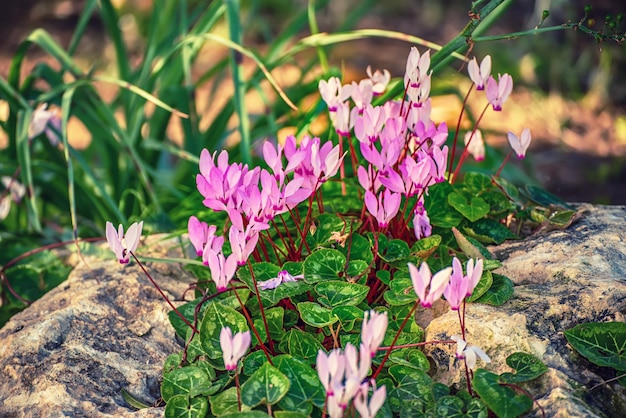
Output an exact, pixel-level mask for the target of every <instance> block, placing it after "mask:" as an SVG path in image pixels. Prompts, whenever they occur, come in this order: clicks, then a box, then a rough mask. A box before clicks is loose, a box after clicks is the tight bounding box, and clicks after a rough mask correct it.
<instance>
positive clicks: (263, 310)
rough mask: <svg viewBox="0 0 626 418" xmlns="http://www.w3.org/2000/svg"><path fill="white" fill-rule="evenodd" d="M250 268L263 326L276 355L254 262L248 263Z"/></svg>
mask: <svg viewBox="0 0 626 418" xmlns="http://www.w3.org/2000/svg"><path fill="white" fill-rule="evenodd" d="M248 269H249V270H250V276H252V283H253V284H254V293H255V294H256V300H257V302H258V303H259V309H260V310H261V318H263V326H264V327H265V335H267V342H268V343H269V346H270V351H271V352H272V355H273V356H275V355H276V352H275V351H274V341H273V340H272V337H271V336H270V327H269V326H268V325H267V317H266V316H265V309H264V308H263V303H262V302H261V295H259V287H258V286H257V282H256V277H254V269H253V268H252V263H248ZM257 338H258V337H257ZM260 342H261V340H260V339H259V343H260Z"/></svg>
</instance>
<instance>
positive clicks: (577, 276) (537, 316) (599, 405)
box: [426, 205, 626, 417]
mask: <svg viewBox="0 0 626 418" xmlns="http://www.w3.org/2000/svg"><path fill="white" fill-rule="evenodd" d="M579 210H580V214H581V215H582V216H581V218H580V219H579V220H577V221H576V222H575V223H574V224H572V225H571V226H570V227H569V228H568V229H567V230H564V231H552V232H548V233H543V234H540V235H536V236H532V237H529V238H527V239H525V240H523V241H512V242H507V243H504V244H502V245H500V246H497V247H493V248H491V250H492V252H493V253H494V255H495V256H496V257H497V258H498V259H499V260H501V261H502V262H503V263H504V266H503V267H502V268H500V269H499V270H496V272H497V273H500V274H503V275H505V276H507V277H509V278H510V279H511V280H513V282H514V283H515V294H514V296H513V298H512V299H511V300H510V301H508V302H507V303H505V304H504V305H503V306H501V307H492V306H488V305H481V304H470V305H468V308H467V327H468V330H469V333H468V336H467V340H468V342H469V343H470V344H473V345H478V346H479V347H481V348H482V349H483V350H485V351H486V352H487V353H488V355H489V356H490V357H491V360H492V362H491V364H489V365H487V367H485V368H487V369H489V370H491V371H494V372H496V373H500V372H504V371H509V372H512V371H513V370H511V369H509V368H508V366H507V365H506V363H505V359H506V357H507V356H508V355H510V354H512V353H513V352H516V351H523V352H526V353H530V354H533V355H535V356H536V357H538V358H539V359H541V360H542V361H543V362H544V363H545V364H546V365H547V366H548V373H546V374H545V375H543V376H542V377H541V378H539V379H537V380H536V381H534V382H532V383H530V384H529V385H527V386H525V387H526V389H527V390H529V391H530V392H531V393H532V394H533V395H534V396H535V398H536V399H537V401H538V403H539V404H540V405H541V406H542V407H543V408H544V409H545V412H546V416H548V417H572V416H575V417H583V416H584V417H603V416H605V417H618V416H626V389H625V388H624V387H622V386H621V385H619V384H618V383H617V382H610V383H605V384H603V383H604V382H605V381H606V380H608V379H609V378H611V377H613V376H615V373H614V372H613V371H612V369H608V368H602V367H597V366H595V365H593V364H591V363H590V362H588V361H587V360H586V359H585V358H583V357H581V356H579V355H577V354H576V353H575V352H574V351H573V350H572V348H571V347H569V346H568V344H567V340H566V339H565V336H564V335H563V331H564V330H567V329H569V328H572V327H574V326H576V325H578V324H581V323H584V322H608V321H624V315H625V314H626V207H624V206H604V207H602V206H596V207H594V206H591V205H582V206H581V207H580V208H579ZM451 330H452V331H451ZM426 332H427V335H426V339H427V340H438V339H446V338H449V336H450V335H452V334H459V333H460V332H459V325H458V319H457V315H456V313H455V312H446V313H445V314H443V315H441V316H439V317H437V318H436V319H434V320H433V321H432V322H431V324H430V325H429V326H428V328H427V330H426ZM452 349H453V347H450V349H448V350H447V352H446V353H444V351H446V350H445V349H442V348H441V347H434V348H433V347H431V348H429V349H428V350H429V352H428V353H429V354H430V355H431V357H432V358H433V359H434V361H435V363H436V367H437V368H436V370H437V371H436V377H435V378H436V379H442V380H443V381H444V383H452V382H455V381H457V382H458V381H459V380H460V379H461V376H460V375H459V368H458V367H456V366H453V365H452V364H451V362H452V360H450V358H451V357H450V351H451V350H452ZM480 366H481V367H482V366H484V364H480ZM596 385H599V386H597V387H595V388H594V389H593V390H592V388H593V387H594V386H596ZM534 411H535V412H534V413H533V414H537V415H538V416H541V415H540V413H539V412H538V409H537V408H535V409H534Z"/></svg>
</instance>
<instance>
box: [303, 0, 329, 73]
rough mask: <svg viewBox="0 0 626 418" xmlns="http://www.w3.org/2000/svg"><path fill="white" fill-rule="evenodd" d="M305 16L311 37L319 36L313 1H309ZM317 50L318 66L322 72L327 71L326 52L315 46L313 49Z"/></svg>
mask: <svg viewBox="0 0 626 418" xmlns="http://www.w3.org/2000/svg"><path fill="white" fill-rule="evenodd" d="M307 15H308V19H309V30H310V31H311V35H317V34H319V32H320V30H319V27H318V26H317V19H316V18H315V0H309V2H308V7H307ZM315 49H316V50H317V57H318V59H319V62H320V66H321V67H322V71H324V72H327V71H328V57H326V52H325V51H324V48H322V47H321V46H317V47H316V48H315Z"/></svg>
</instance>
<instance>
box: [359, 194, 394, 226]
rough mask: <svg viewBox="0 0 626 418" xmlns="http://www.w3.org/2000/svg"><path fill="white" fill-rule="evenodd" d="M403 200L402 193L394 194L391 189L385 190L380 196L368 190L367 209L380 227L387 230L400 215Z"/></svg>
mask: <svg viewBox="0 0 626 418" xmlns="http://www.w3.org/2000/svg"><path fill="white" fill-rule="evenodd" d="M401 199H402V196H401V195H400V193H392V192H391V191H390V190H389V189H385V190H384V191H383V192H382V193H379V194H378V196H376V195H375V194H374V193H372V192H371V191H369V190H368V191H366V192H365V207H367V211H368V212H369V213H371V214H372V215H374V217H375V218H376V220H377V221H378V226H379V227H381V228H386V227H387V226H389V222H391V220H392V219H393V217H394V216H396V214H397V213H398V210H399V209H400V201H401Z"/></svg>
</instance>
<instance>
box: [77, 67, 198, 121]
mask: <svg viewBox="0 0 626 418" xmlns="http://www.w3.org/2000/svg"><path fill="white" fill-rule="evenodd" d="M91 80H93V81H102V82H104V83H109V84H114V85H116V86H119V87H121V88H123V89H126V90H128V91H130V92H132V93H134V94H136V95H137V96H139V97H141V98H143V99H145V100H147V101H149V102H151V103H153V104H155V105H156V106H158V107H160V108H162V109H165V110H167V111H168V112H170V113H172V114H174V115H176V116H178V117H181V118H184V119H186V118H188V117H189V115H187V114H185V113H183V112H180V111H178V110H176V109H174V108H173V107H171V106H169V105H168V104H167V103H165V102H164V101H162V100H161V99H159V98H157V97H156V96H153V95H152V94H150V93H148V92H147V91H145V90H143V89H141V88H139V87H138V86H135V85H134V84H131V83H129V82H127V81H124V80H120V79H117V78H113V77H107V76H96V77H93V78H92V79H91ZM84 81H86V82H89V81H90V80H84ZM77 83H78V82H77Z"/></svg>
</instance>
